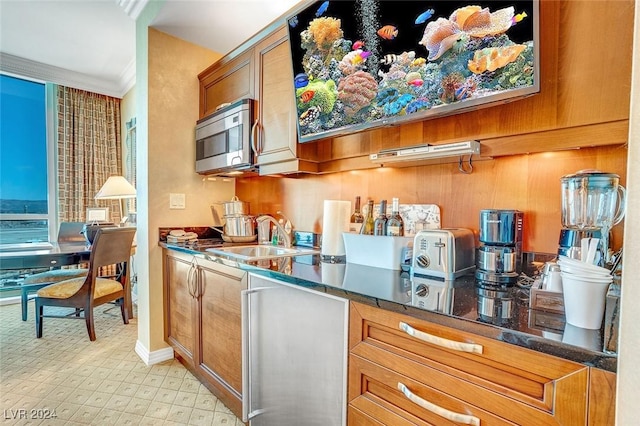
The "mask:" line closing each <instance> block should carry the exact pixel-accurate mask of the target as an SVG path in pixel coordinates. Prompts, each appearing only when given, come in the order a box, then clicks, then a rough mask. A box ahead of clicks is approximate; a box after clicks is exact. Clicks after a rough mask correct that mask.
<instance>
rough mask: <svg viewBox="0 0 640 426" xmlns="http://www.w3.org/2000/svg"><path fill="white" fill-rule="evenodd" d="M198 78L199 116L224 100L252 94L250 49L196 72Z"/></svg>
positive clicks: (229, 100) (210, 110)
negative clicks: (198, 72)
mask: <svg viewBox="0 0 640 426" xmlns="http://www.w3.org/2000/svg"><path fill="white" fill-rule="evenodd" d="M198 79H199V80H200V118H203V117H206V116H207V115H209V114H211V113H213V112H215V110H216V107H217V106H218V105H220V104H223V103H227V102H235V101H237V100H239V99H243V98H251V99H253V98H254V97H255V92H254V84H253V82H254V80H255V75H254V65H253V49H248V50H246V51H244V52H241V53H240V54H237V55H236V56H231V55H230V56H228V57H224V58H222V59H221V60H219V61H217V62H216V63H214V64H213V65H211V66H210V67H209V68H207V69H206V70H204V71H202V72H201V73H200V74H198Z"/></svg>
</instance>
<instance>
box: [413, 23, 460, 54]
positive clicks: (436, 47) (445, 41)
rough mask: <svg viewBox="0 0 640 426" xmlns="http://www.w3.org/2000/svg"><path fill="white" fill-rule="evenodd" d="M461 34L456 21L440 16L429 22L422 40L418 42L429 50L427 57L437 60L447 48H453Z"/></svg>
mask: <svg viewBox="0 0 640 426" xmlns="http://www.w3.org/2000/svg"><path fill="white" fill-rule="evenodd" d="M461 36H462V34H461V33H460V29H459V28H458V26H457V25H456V24H455V23H454V22H451V21H449V20H448V19H445V18H438V19H437V20H435V21H431V22H429V23H428V24H427V28H425V30H424V35H423V36H422V40H420V42H419V43H418V44H421V45H423V46H424V47H426V48H427V50H428V51H429V56H428V57H427V59H428V60H430V61H435V60H436V59H438V58H439V57H440V56H442V55H443V54H444V53H445V52H446V51H447V50H449V49H451V47H452V46H453V44H454V43H455V42H456V41H458V39H460V37H461Z"/></svg>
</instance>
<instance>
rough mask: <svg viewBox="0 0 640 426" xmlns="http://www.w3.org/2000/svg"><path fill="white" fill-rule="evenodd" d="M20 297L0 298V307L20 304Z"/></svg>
mask: <svg viewBox="0 0 640 426" xmlns="http://www.w3.org/2000/svg"><path fill="white" fill-rule="evenodd" d="M20 301H21V299H20V296H13V297H0V306H4V305H14V304H16V303H20Z"/></svg>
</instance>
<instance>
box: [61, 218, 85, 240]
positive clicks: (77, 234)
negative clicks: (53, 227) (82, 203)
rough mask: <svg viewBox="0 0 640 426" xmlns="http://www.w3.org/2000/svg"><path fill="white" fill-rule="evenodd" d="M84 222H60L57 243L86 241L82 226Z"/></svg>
mask: <svg viewBox="0 0 640 426" xmlns="http://www.w3.org/2000/svg"><path fill="white" fill-rule="evenodd" d="M83 226H84V222H60V229H59V230H58V243H72V242H73V243H75V242H81V243H83V242H86V239H85V238H84V234H83V233H82V227H83Z"/></svg>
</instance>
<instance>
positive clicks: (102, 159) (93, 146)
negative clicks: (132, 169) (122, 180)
mask: <svg viewBox="0 0 640 426" xmlns="http://www.w3.org/2000/svg"><path fill="white" fill-rule="evenodd" d="M57 114H58V123H57V130H58V156H57V157H58V158H57V161H58V204H59V205H58V209H59V220H60V221H78V222H83V221H85V215H86V210H87V207H109V214H110V216H111V221H113V222H116V223H118V222H119V221H120V219H121V218H120V217H119V215H120V208H119V205H118V203H119V200H95V199H94V196H95V195H96V193H97V192H98V191H99V190H100V188H101V187H102V185H103V184H104V183H105V181H106V180H107V178H109V176H111V175H122V142H121V135H120V133H121V131H120V99H118V98H112V97H110V96H105V95H99V94H97V93H91V92H87V91H84V90H79V89H73V88H70V87H64V86H58V110H57Z"/></svg>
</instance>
